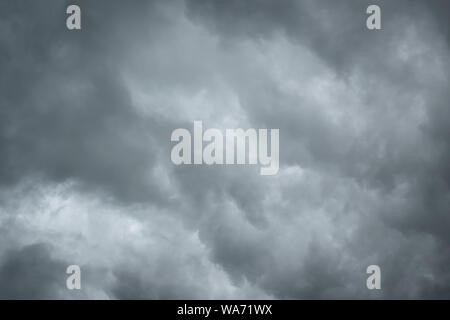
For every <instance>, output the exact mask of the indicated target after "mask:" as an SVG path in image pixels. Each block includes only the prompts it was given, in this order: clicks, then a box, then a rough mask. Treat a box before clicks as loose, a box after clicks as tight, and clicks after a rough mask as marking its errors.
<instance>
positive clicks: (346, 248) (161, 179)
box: [0, 0, 450, 299]
mask: <svg viewBox="0 0 450 320" xmlns="http://www.w3.org/2000/svg"><path fill="white" fill-rule="evenodd" d="M372 3H374V4H379V5H380V7H381V8H382V30H380V31H375V32H374V31H368V30H367V29H366V28H365V19H366V17H367V16H366V14H365V9H366V7H367V6H368V5H369V4H372ZM68 4H69V2H61V1H41V2H32V3H31V2H26V1H14V2H8V3H7V2H4V3H2V4H0V57H1V58H0V70H2V76H1V77H0V154H1V155H2V156H1V157H0V230H1V231H2V233H1V235H0V238H1V240H2V242H1V243H2V245H1V246H0V249H1V250H0V254H1V258H0V266H1V267H0V287H2V290H1V292H0V295H1V297H2V298H69V299H70V298H118V299H130V298H140V299H145V298H153V299H163V298H287V299H292V298H313V299H314V298H449V292H450V291H449V287H448V285H446V284H447V283H448V280H449V278H450V273H449V272H448V268H447V267H446V266H448V262H449V261H448V260H449V259H450V252H449V250H448V247H449V246H448V244H449V242H450V238H449V236H448V230H449V228H450V221H449V218H448V213H449V212H448V208H449V207H450V189H449V188H450V165H449V163H450V148H449V144H450V141H449V138H448V137H450V132H449V130H450V129H449V128H450V123H449V121H450V120H449V119H450V114H449V110H450V109H449V101H450V96H449V93H448V87H449V82H450V81H449V80H450V79H449V68H450V65H449V64H450V62H449V61H450V60H449V59H448V58H449V53H450V47H449V29H448V20H449V13H448V9H449V5H448V3H447V2H446V1H433V2H426V1H419V0H417V1H402V0H399V1H352V0H348V1H339V3H337V2H336V1H325V0H321V1H306V0H305V1H294V0H286V1H277V2H274V1H265V0H259V1H211V0H208V1H202V0H196V1H190V0H187V1H176V2H171V3H168V2H165V1H150V2H143V1H128V2H122V1H79V2H78V4H79V5H80V6H81V8H82V30H81V31H68V30H66V29H65V13H64V12H65V7H66V6H67V5H68ZM193 120H202V121H203V122H204V126H206V127H218V128H222V129H223V128H235V127H243V128H245V127H254V128H279V129H280V164H281V166H280V172H279V173H278V175H276V176H270V177H262V176H260V175H259V173H258V168H256V167H251V166H243V167H239V166H234V167H230V166H223V167H219V166H215V167H214V166H212V167H206V166H179V167H177V166H174V165H173V164H172V163H171V162H170V156H169V155H170V149H171V143H170V134H171V132H172V130H173V129H175V128H180V127H184V128H188V129H192V124H193ZM44 244H45V245H44ZM49 248H51V249H49ZM50 253H51V254H50ZM30 264H31V265H32V264H35V265H36V268H35V269H33V270H35V271H31V269H29V267H28V266H29V265H30ZM69 264H80V265H81V266H82V267H83V274H85V278H83V279H85V280H83V281H84V282H83V283H84V284H85V287H83V290H82V292H79V293H76V292H75V293H74V292H69V291H68V290H65V288H64V283H65V282H64V281H65V276H66V275H65V273H64V271H65V267H66V266H67V265H69ZM370 264H378V265H380V267H381V269H382V279H383V280H382V288H383V289H382V290H381V291H377V292H375V291H369V290H367V289H366V287H365V280H366V276H367V275H366V274H365V269H366V267H367V266H368V265H370ZM61 270H62V273H61ZM10 275H11V276H10ZM61 281H62V282H61ZM2 283H4V284H6V285H2Z"/></svg>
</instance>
